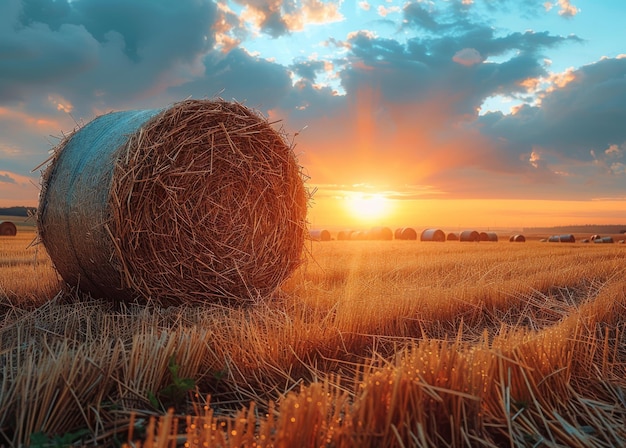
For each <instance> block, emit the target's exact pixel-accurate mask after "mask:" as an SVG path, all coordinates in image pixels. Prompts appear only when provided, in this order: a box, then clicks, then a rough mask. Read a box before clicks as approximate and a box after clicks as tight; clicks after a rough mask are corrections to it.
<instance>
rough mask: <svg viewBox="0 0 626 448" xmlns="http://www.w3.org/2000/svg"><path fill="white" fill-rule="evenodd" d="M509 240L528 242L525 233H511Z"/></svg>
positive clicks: (512, 241)
mask: <svg viewBox="0 0 626 448" xmlns="http://www.w3.org/2000/svg"><path fill="white" fill-rule="evenodd" d="M509 241H510V242H511V243H525V242H526V237H525V236H524V235H520V234H516V235H511V236H510V237H509Z"/></svg>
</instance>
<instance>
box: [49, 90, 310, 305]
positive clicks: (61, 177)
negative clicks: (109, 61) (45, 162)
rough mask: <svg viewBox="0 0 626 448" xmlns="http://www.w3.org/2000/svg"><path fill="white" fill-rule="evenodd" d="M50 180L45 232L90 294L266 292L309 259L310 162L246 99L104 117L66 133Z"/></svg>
mask: <svg viewBox="0 0 626 448" xmlns="http://www.w3.org/2000/svg"><path fill="white" fill-rule="evenodd" d="M42 184H43V188H42V192H41V195H40V204H39V209H38V213H37V223H38V228H39V235H40V239H41V241H42V242H43V244H44V246H45V247H46V249H47V251H48V253H49V254H50V257H51V259H52V261H53V263H54V265H55V267H56V269H57V270H58V272H59V273H60V275H61V276H62V277H63V279H64V280H65V281H66V282H67V283H68V284H70V285H73V286H78V287H79V288H80V289H82V290H83V291H86V292H89V293H91V294H92V295H97V296H101V297H110V298H112V299H116V300H122V301H128V300H135V299H138V298H139V299H146V300H155V301H158V302H160V303H163V304H180V303H189V302H206V301H214V300H220V299H224V298H225V299H229V300H235V301H250V300H258V299H259V298H261V297H265V296H267V295H269V294H271V293H272V292H273V291H275V290H276V288H277V287H278V286H279V285H280V284H281V283H282V282H283V281H284V280H285V279H286V278H287V277H288V276H289V275H290V274H291V273H292V272H293V271H294V270H295V269H296V267H297V266H298V265H299V264H300V263H301V260H302V254H303V252H302V250H303V247H304V241H305V237H306V233H307V229H306V210H307V202H308V193H307V191H306V189H305V186H304V181H303V175H302V171H301V167H300V166H299V165H298V163H297V160H296V157H295V155H294V153H293V150H292V147H291V145H290V144H289V143H288V142H287V138H286V135H285V134H284V133H282V131H277V130H275V129H274V128H273V127H272V124H271V123H269V122H268V121H267V120H266V119H265V118H264V117H263V116H261V115H260V114H259V113H257V112H256V111H254V110H251V109H249V108H247V107H245V106H243V105H241V104H239V103H232V102H227V101H224V100H221V99H218V100H187V101H183V102H180V103H176V104H174V105H172V106H171V107H168V108H164V109H159V110H138V111H122V112H114V113H109V114H106V115H102V116H100V117H98V118H96V119H94V120H93V121H91V122H90V123H88V124H87V125H85V126H84V127H83V128H81V129H79V130H78V131H76V132H74V133H73V134H72V135H70V136H69V137H68V138H66V139H65V140H64V141H62V142H61V144H60V145H59V146H58V147H57V149H56V151H55V154H54V156H53V159H52V161H51V163H50V165H49V166H48V168H47V169H46V171H45V172H44V174H43V181H42Z"/></svg>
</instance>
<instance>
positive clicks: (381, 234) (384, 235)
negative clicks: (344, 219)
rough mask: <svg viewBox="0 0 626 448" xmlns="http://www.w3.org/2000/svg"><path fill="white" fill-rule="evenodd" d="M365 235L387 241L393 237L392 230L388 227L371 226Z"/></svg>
mask: <svg viewBox="0 0 626 448" xmlns="http://www.w3.org/2000/svg"><path fill="white" fill-rule="evenodd" d="M367 236H368V239H370V240H384V241H389V240H392V239H393V232H392V231H391V229H390V228H389V227H372V228H371V229H370V231H369V232H368V233H367Z"/></svg>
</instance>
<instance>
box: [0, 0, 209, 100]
mask: <svg viewBox="0 0 626 448" xmlns="http://www.w3.org/2000/svg"><path fill="white" fill-rule="evenodd" d="M215 16H216V7H215V4H214V3H212V2H198V1H195V0H180V1H177V2H172V1H169V0H134V1H125V0H80V1H75V2H71V3H68V2H67V1H64V0H57V1H54V0H22V1H20V0H4V1H3V2H2V4H1V5H0V17H1V18H0V23H2V27H0V54H1V55H2V57H1V58H0V77H1V78H2V83H1V84H0V102H2V101H8V100H22V99H24V98H25V96H26V95H27V92H29V91H30V90H31V89H35V91H37V90H38V89H39V87H40V86H45V89H47V90H53V91H55V92H56V93H59V94H61V95H64V96H65V97H66V98H67V99H69V100H71V101H72V102H74V103H77V104H80V103H85V105H86V107H88V105H89V103H90V102H93V101H94V100H96V99H97V97H102V96H103V95H107V96H108V98H109V100H113V99H115V98H117V99H118V100H124V99H127V98H128V96H129V95H141V93H142V92H146V91H149V90H151V89H154V88H156V87H158V83H159V82H162V81H163V79H164V78H167V77H169V78H171V79H170V82H173V78H174V77H175V76H176V67H177V66H180V65H191V64H193V63H194V61H195V60H196V59H197V58H198V57H200V56H201V55H203V54H204V53H205V52H206V51H207V50H208V49H210V48H211V47H212V46H213V43H214V38H213V35H212V33H211V26H212V24H213V22H214V19H215Z"/></svg>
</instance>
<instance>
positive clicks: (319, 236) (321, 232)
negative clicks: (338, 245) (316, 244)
mask: <svg viewBox="0 0 626 448" xmlns="http://www.w3.org/2000/svg"><path fill="white" fill-rule="evenodd" d="M309 236H310V237H311V239H312V240H313V241H330V232H329V231H328V230H326V229H311V230H309Z"/></svg>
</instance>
